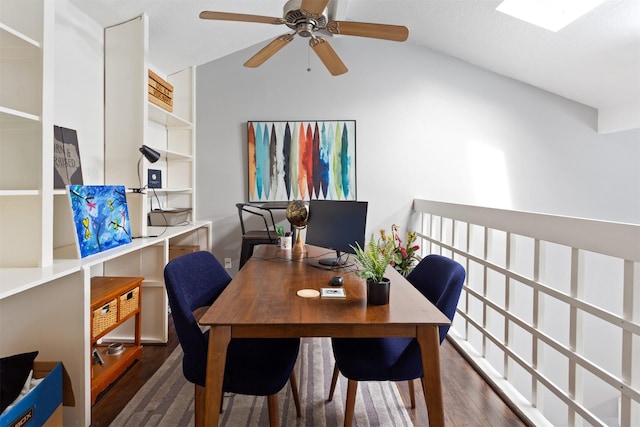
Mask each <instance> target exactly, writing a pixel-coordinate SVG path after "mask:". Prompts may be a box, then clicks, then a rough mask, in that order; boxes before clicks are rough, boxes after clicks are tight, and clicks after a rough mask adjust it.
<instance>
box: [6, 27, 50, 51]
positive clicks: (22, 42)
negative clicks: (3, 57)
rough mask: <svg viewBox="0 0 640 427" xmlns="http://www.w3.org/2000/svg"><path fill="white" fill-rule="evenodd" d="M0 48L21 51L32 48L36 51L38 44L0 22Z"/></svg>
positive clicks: (38, 47)
mask: <svg viewBox="0 0 640 427" xmlns="http://www.w3.org/2000/svg"><path fill="white" fill-rule="evenodd" d="M0 48H2V49H7V48H10V49H21V50H23V51H24V50H25V49H29V48H33V49H34V50H36V51H38V50H39V49H40V43H38V42H37V41H35V40H33V39H32V38H30V37H27V36H25V35H24V34H22V33H21V32H19V31H17V30H15V29H13V28H11V27H9V26H8V25H5V24H3V23H1V22H0Z"/></svg>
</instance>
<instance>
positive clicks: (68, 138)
mask: <svg viewBox="0 0 640 427" xmlns="http://www.w3.org/2000/svg"><path fill="white" fill-rule="evenodd" d="M69 184H82V165H81V164H80V149H79V148H78V134H77V132H76V131H75V130H74V129H67V128H63V127H60V126H54V127H53V188H65V186H67V185H69Z"/></svg>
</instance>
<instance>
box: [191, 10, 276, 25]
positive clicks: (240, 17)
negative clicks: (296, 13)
mask: <svg viewBox="0 0 640 427" xmlns="http://www.w3.org/2000/svg"><path fill="white" fill-rule="evenodd" d="M200 19H213V20H216V21H239V22H258V23H260V24H283V23H284V21H283V19H282V18H274V17H271V16H261V15H246V14H244V13H227V12H210V11H207V10H205V11H203V12H200Z"/></svg>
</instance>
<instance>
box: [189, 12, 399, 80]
mask: <svg viewBox="0 0 640 427" xmlns="http://www.w3.org/2000/svg"><path fill="white" fill-rule="evenodd" d="M328 3H329V0H289V1H288V2H287V3H286V4H285V5H284V13H283V17H282V18H273V17H270V16H261V15H247V14H242V13H228V12H210V11H204V12H200V18H201V19H212V20H217V21H240V22H257V23H261V24H273V25H281V24H284V25H286V26H287V27H289V28H291V29H292V30H293V31H294V32H293V33H289V34H283V35H281V36H279V37H278V38H276V39H275V40H273V41H272V42H271V43H269V44H268V45H266V46H265V47H264V48H262V49H261V50H260V51H259V52H258V53H256V54H255V55H254V56H252V57H251V58H249V60H248V61H247V62H245V63H244V66H245V67H250V68H256V67H259V66H260V65H262V64H263V63H264V62H265V61H266V60H267V59H269V58H271V57H272V56H273V55H275V54H276V53H277V52H278V51H279V50H280V49H282V48H283V47H284V46H286V45H287V44H288V43H289V42H291V40H293V37H294V36H295V35H296V34H297V35H299V36H301V37H310V38H311V39H310V40H309V46H311V48H312V49H313V51H314V52H315V53H316V54H317V55H318V57H319V58H320V60H321V61H322V63H323V64H324V65H325V67H327V69H328V70H329V72H330V73H331V74H332V75H334V76H338V75H340V74H344V73H346V72H347V71H348V69H347V67H346V66H345V65H344V63H343V62H342V60H341V59H340V57H339V56H338V54H337V53H336V52H335V50H333V48H332V47H331V45H330V44H329V42H328V41H327V40H326V39H325V38H323V37H320V36H318V35H316V32H318V31H321V30H323V31H325V32H327V31H328V32H329V33H331V34H342V35H346V36H360V37H370V38H377V39H384V40H393V41H398V42H402V41H405V40H406V39H407V37H408V36H409V29H408V28H407V27H404V26H401V25H386V24H374V23H368V22H351V21H328V19H327V15H326V13H325V9H326V7H327V4H328Z"/></svg>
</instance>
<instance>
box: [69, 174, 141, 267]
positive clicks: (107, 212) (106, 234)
mask: <svg viewBox="0 0 640 427" xmlns="http://www.w3.org/2000/svg"><path fill="white" fill-rule="evenodd" d="M67 188H68V190H69V191H68V192H69V198H70V201H71V210H72V212H73V222H74V224H75V229H76V236H77V239H76V241H77V243H78V248H79V252H80V256H81V257H82V258H84V257H86V256H89V255H93V254H96V253H98V252H103V251H106V250H108V249H112V248H115V247H118V246H121V245H124V244H127V243H131V228H130V224H129V211H128V209H127V197H126V191H125V188H124V186H123V185H69V186H68V187H67Z"/></svg>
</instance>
